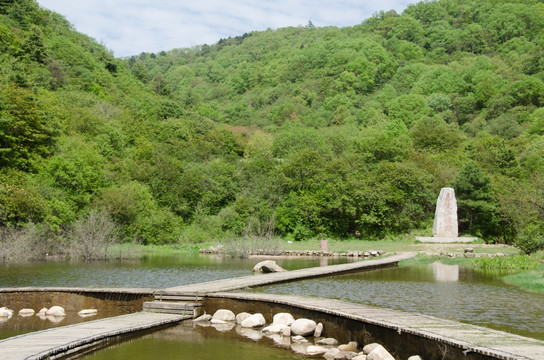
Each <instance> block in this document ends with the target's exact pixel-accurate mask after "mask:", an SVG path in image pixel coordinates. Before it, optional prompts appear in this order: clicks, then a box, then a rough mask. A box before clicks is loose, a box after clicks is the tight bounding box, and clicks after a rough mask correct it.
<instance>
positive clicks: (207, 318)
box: [193, 314, 212, 322]
mask: <svg viewBox="0 0 544 360" xmlns="http://www.w3.org/2000/svg"><path fill="white" fill-rule="evenodd" d="M211 319H212V316H211V315H210V314H204V315H201V316H199V317H197V318H196V319H193V322H204V321H210V320H211Z"/></svg>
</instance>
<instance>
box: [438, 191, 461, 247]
mask: <svg viewBox="0 0 544 360" xmlns="http://www.w3.org/2000/svg"><path fill="white" fill-rule="evenodd" d="M458 235H459V233H458V228H457V201H456V200H455V191H454V190H453V189H452V188H442V190H440V195H438V200H437V201H436V211H435V214H434V223H433V236H434V237H439V238H456V237H457V236H458Z"/></svg>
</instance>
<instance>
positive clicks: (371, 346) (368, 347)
mask: <svg viewBox="0 0 544 360" xmlns="http://www.w3.org/2000/svg"><path fill="white" fill-rule="evenodd" d="M378 346H381V345H380V344H377V343H372V344H368V345H365V347H364V348H363V353H364V354H365V355H368V354H370V353H371V352H372V350H374V349H375V348H377V347H378Z"/></svg>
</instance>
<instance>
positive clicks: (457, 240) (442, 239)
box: [416, 236, 478, 243]
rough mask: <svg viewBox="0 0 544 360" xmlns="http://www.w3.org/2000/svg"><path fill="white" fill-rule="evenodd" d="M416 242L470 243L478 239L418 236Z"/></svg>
mask: <svg viewBox="0 0 544 360" xmlns="http://www.w3.org/2000/svg"><path fill="white" fill-rule="evenodd" d="M416 240H417V241H420V242H423V243H470V242H474V241H476V240H478V238H476V237H434V236H433V237H424V236H416Z"/></svg>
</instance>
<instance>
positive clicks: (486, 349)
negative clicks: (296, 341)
mask: <svg viewBox="0 0 544 360" xmlns="http://www.w3.org/2000/svg"><path fill="white" fill-rule="evenodd" d="M213 297H215V298H228V299H239V300H245V301H251V302H262V303H269V304H270V303H272V304H282V305H288V306H293V307H298V308H302V309H306V310H311V311H316V312H321V313H325V314H329V315H335V316H340V317H344V318H347V319H352V320H357V321H360V322H362V323H367V324H372V325H377V326H380V327H385V328H389V329H393V330H394V331H396V332H397V333H399V334H400V333H409V334H413V335H416V336H419V337H422V338H426V339H430V340H434V341H437V342H439V343H443V344H448V345H452V346H454V347H456V348H460V349H462V350H463V352H464V353H465V354H469V353H471V352H473V353H477V354H482V355H486V356H491V357H493V358H496V359H507V360H514V359H533V360H544V341H540V340H536V339H531V338H526V337H523V336H518V335H514V334H509V333H506V332H503V331H497V330H493V329H489V328H484V327H481V326H476V325H470V324H465V323H460V322H457V321H452V320H446V319H441V318H437V317H433V316H429V315H421V314H413V313H407V312H403V311H396V310H389V309H382V308H377V307H372V306H367V305H363V304H355V303H348V302H344V301H340V300H334V299H323V298H319V299H317V298H311V297H302V296H291V295H275V294H249V293H216V294H213Z"/></svg>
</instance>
